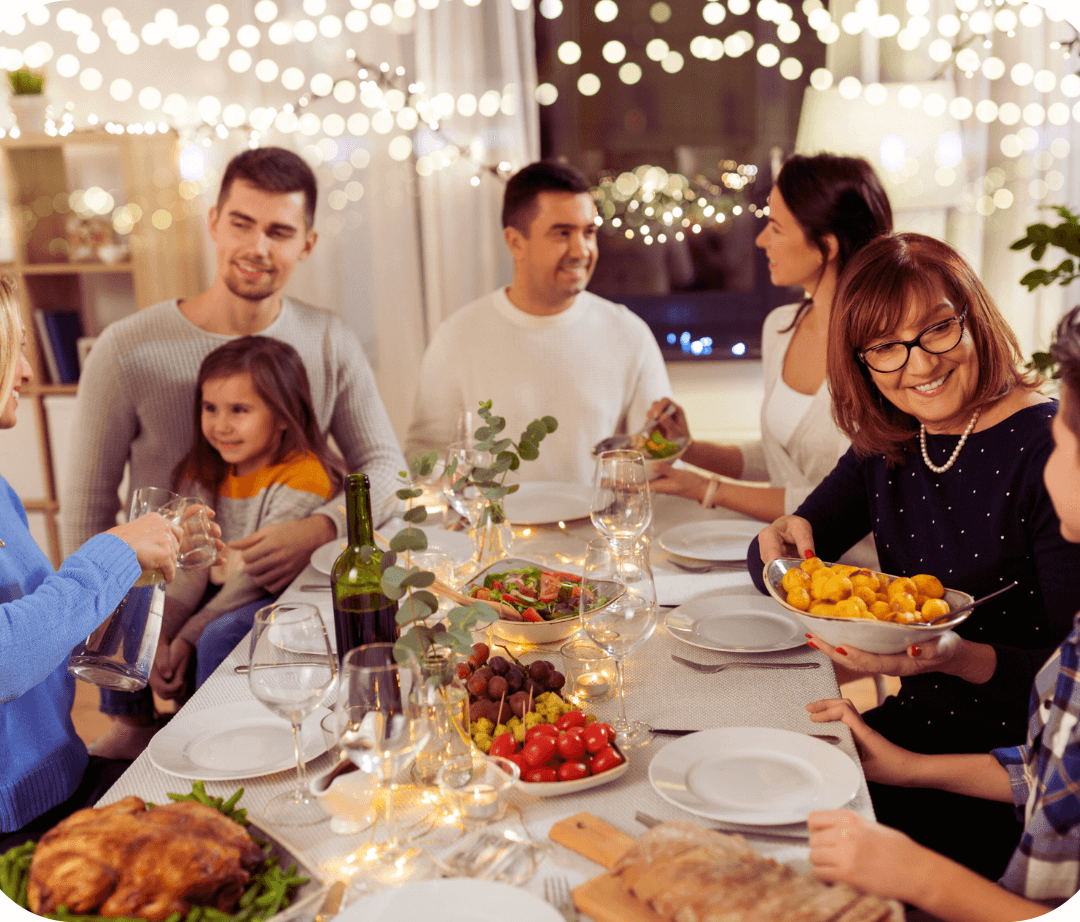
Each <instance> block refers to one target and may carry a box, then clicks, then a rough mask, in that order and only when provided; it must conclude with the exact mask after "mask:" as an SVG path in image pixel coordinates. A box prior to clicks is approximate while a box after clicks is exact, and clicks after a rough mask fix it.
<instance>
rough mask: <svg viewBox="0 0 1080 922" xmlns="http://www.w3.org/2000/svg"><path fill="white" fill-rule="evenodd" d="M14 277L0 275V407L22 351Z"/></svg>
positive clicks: (19, 315) (12, 381)
mask: <svg viewBox="0 0 1080 922" xmlns="http://www.w3.org/2000/svg"><path fill="white" fill-rule="evenodd" d="M17 291H18V285H17V284H16V282H15V278H14V276H11V275H0V406H3V405H6V404H7V400H8V397H9V396H10V395H11V388H12V387H13V386H14V384H15V371H16V369H17V368H18V365H19V350H20V349H22V314H21V312H20V311H19V296H18V294H17V293H16V292H17Z"/></svg>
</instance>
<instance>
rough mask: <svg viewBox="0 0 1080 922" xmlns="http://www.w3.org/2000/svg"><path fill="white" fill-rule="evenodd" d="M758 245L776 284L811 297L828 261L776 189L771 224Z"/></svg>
mask: <svg viewBox="0 0 1080 922" xmlns="http://www.w3.org/2000/svg"><path fill="white" fill-rule="evenodd" d="M754 243H755V244H757V246H759V247H761V249H763V250H764V251H765V256H766V258H767V259H768V260H769V278H770V279H771V280H772V283H773V284H774V285H777V286H779V287H781V288H787V287H792V286H798V287H800V288H804V289H805V290H806V291H808V292H810V293H811V294H812V293H813V292H814V291H815V289H816V288H817V286H818V283H819V281H820V279H821V277H822V266H823V264H824V262H825V258H824V257H823V256H822V255H821V250H819V249H818V248H817V247H816V246H815V245H814V244H813V243H812V242H811V241H810V239H809V238H808V237H807V236H806V233H805V232H804V231H803V229H802V226H801V225H800V224H799V222H798V221H797V220H796V219H795V215H793V214H792V213H791V210H790V209H789V208H788V206H787V203H786V202H785V201H784V198H783V196H781V195H780V190H779V189H777V188H776V186H773V188H772V191H771V192H770V193H769V222H768V224H766V225H765V229H764V230H763V231H762V232H761V233H760V234H758V235H757V237H756V238H755V239H754Z"/></svg>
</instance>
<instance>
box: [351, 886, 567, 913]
mask: <svg viewBox="0 0 1080 922" xmlns="http://www.w3.org/2000/svg"><path fill="white" fill-rule="evenodd" d="M510 916H513V917H514V922H563V917H562V916H561V915H560V914H559V913H558V912H556V910H555V908H554V907H553V906H552V905H551V904H550V903H548V902H546V901H544V900H542V899H540V897H538V896H533V895H532V894H531V893H529V892H528V891H527V890H522V889H521V888H520V887H511V886H508V885H507V884H497V883H493V882H492V881H489V880H476V879H474V878H470V877H447V878H445V879H443V880H418V881H415V882H413V883H406V884H403V885H402V886H400V887H397V888H395V889H393V890H382V891H380V892H378V893H373V894H372V895H371V896H368V897H365V898H364V899H362V900H357V902H355V903H351V904H350V905H349V906H347V907H346V908H345V909H343V910H342V911H341V912H340V913H338V915H337V917H336V920H335V922H431V920H432V919H438V920H439V922H505V920H506V919H507V918H509V917H510Z"/></svg>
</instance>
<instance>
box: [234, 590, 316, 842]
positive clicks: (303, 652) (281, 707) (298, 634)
mask: <svg viewBox="0 0 1080 922" xmlns="http://www.w3.org/2000/svg"><path fill="white" fill-rule="evenodd" d="M336 675H337V658H336V657H335V656H334V654H333V653H332V652H331V651H330V638H329V637H328V636H327V633H326V626H325V625H324V624H323V619H322V615H320V614H319V610H318V609H317V608H316V607H315V606H314V605H308V604H305V603H296V604H278V605H267V606H266V607H265V608H260V609H259V611H257V612H256V613H255V624H254V627H253V628H252V631H251V659H250V666H249V669H248V685H249V686H250V688H251V693H252V694H253V695H254V696H255V697H256V698H258V699H259V701H261V702H262V703H263V704H264V705H265V706H266V707H267V708H269V709H270V710H271V711H273V712H274V713H275V714H277V715H278V716H279V717H284V718H285V719H286V720H288V721H289V722H290V723H291V724H292V731H293V744H294V746H295V747H296V790H294V791H290V792H287V793H284V794H279V795H278V796H277V797H275V798H273V799H272V800H271V801H270V802H269V803H267V805H266V807H265V808H264V810H263V815H264V816H265V817H266V819H267V821H268V822H270V823H273V824H276V825H278V826H310V825H312V824H314V823H320V822H322V821H323V820H325V819H327V814H326V812H325V811H324V810H323V809H322V807H320V806H319V802H318V800H317V799H316V798H315V797H314V796H312V794H311V791H310V790H309V789H308V783H307V778H306V776H305V773H304V754H303V750H304V747H303V741H302V739H301V731H300V725H301V723H302V722H303V720H304V718H305V717H307V716H308V715H309V714H311V713H312V712H313V711H314V710H315V708H317V707H318V706H319V704H320V702H322V701H323V699H324V698H326V696H327V694H329V692H330V691H331V690H332V689H333V687H334V679H335V678H336Z"/></svg>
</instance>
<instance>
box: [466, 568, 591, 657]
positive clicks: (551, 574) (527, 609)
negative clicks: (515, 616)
mask: <svg viewBox="0 0 1080 922" xmlns="http://www.w3.org/2000/svg"><path fill="white" fill-rule="evenodd" d="M461 591H462V592H464V593H465V594H466V595H469V596H472V597H473V598H475V599H480V600H488V599H491V600H494V601H497V602H502V603H503V604H504V605H509V606H511V607H512V608H514V609H516V610H517V611H519V612H520V613H521V620H519V621H515V620H511V619H509V618H500V619H499V620H498V621H496V622H495V624H494V632H495V633H496V634H497V635H498V636H499V637H502V638H503V639H504V640H509V641H512V642H514V643H523V644H537V643H553V642H554V641H557V640H565V639H566V638H567V637H569V636H570V635H571V634H573V633H575V632H576V631H577V630H578V628H579V627H581V615H580V612H579V608H578V605H579V602H578V597H579V595H580V593H581V577H580V576H579V575H578V574H576V573H570V572H568V571H566V570H556V569H553V568H551V567H548V566H545V565H544V564H542V563H537V562H536V561H533V560H525V559H524V558H521V557H504V558H503V559H502V560H497V561H496V562H495V563H493V564H492V565H491V566H490V567H488V568H487V569H486V570H481V571H480V572H479V573H477V574H476V576H474V577H473V578H472V579H470V580H469V581H468V582H467V583H466V584H465V586H464V587H463V588H462V590H461Z"/></svg>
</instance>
